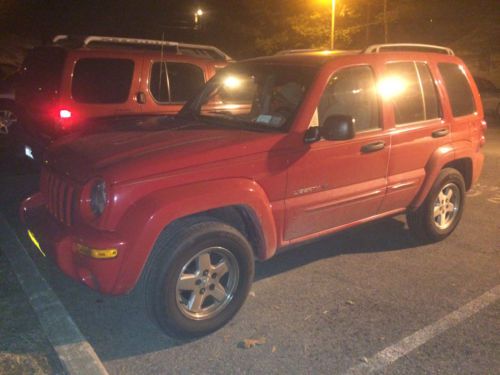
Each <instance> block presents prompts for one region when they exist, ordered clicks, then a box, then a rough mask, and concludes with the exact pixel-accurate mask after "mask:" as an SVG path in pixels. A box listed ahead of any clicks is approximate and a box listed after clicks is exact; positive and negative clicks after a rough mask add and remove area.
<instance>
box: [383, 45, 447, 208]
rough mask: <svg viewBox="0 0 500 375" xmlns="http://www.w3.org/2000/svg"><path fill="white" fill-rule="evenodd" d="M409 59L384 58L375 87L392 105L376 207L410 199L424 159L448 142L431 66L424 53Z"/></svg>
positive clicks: (398, 205)
mask: <svg viewBox="0 0 500 375" xmlns="http://www.w3.org/2000/svg"><path fill="white" fill-rule="evenodd" d="M420 56H421V58H419V59H415V60H408V59H407V60H404V59H397V58H396V59H394V60H392V61H391V60H388V61H386V63H385V66H384V75H383V77H382V80H381V84H380V87H381V91H382V95H383V97H384V99H385V100H386V101H387V102H388V103H389V104H390V106H391V107H392V116H391V118H389V119H388V121H389V122H391V123H392V126H393V130H392V132H391V145H392V150H391V158H390V161H389V167H388V181H387V195H386V197H385V199H384V203H383V205H382V207H381V211H382V212H385V211H391V210H397V209H404V208H406V207H408V205H410V203H411V202H412V200H413V199H414V197H415V195H416V194H417V192H418V191H419V190H420V186H421V185H422V183H423V182H424V179H425V177H426V173H427V170H426V168H428V167H429V165H428V163H429V160H430V159H431V156H432V155H433V153H434V151H436V150H437V149H438V148H439V147H440V146H443V145H445V144H448V143H450V122H449V121H447V120H446V118H445V116H444V115H443V110H442V105H441V97H440V94H439V91H438V89H437V86H436V84H435V82H436V77H435V76H434V75H433V72H434V71H435V70H434V68H435V66H434V65H433V62H432V61H429V60H428V59H427V58H426V56H425V55H423V54H421V55H420Z"/></svg>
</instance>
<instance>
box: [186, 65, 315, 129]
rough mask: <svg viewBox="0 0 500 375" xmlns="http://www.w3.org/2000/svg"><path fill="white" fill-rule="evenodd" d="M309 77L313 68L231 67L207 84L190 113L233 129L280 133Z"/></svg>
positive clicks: (292, 114)
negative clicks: (251, 128) (240, 128)
mask: <svg viewBox="0 0 500 375" xmlns="http://www.w3.org/2000/svg"><path fill="white" fill-rule="evenodd" d="M312 75H313V71H312V69H310V68H306V67H298V66H275V65H273V66H271V65H257V64H255V65H247V64H241V65H237V66H231V67H230V68H227V69H225V70H223V71H221V72H220V73H218V74H217V75H216V76H215V77H214V78H213V79H212V80H211V81H210V82H209V83H208V84H207V86H206V87H205V89H204V90H203V91H202V93H201V94H200V95H199V97H198V98H197V100H194V101H193V102H192V104H191V108H190V112H192V113H194V114H196V115H197V117H200V118H201V119H207V120H213V119H221V120H222V119H223V120H225V121H224V124H227V123H229V125H233V126H238V125H244V126H246V127H255V128H259V127H260V128H262V127H265V128H269V129H279V130H281V129H284V128H286V126H287V125H288V124H289V123H290V121H291V120H292V118H293V116H294V115H295V112H296V111H297V109H298V107H299V105H300V103H301V102H302V99H303V97H304V94H305V92H306V90H307V88H308V86H309V84H310V81H311V79H312Z"/></svg>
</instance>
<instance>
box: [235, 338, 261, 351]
mask: <svg viewBox="0 0 500 375" xmlns="http://www.w3.org/2000/svg"><path fill="white" fill-rule="evenodd" d="M265 343H266V338H265V337H259V338H257V339H244V340H243V341H240V342H239V343H238V347H239V348H242V349H250V348H253V347H254V346H257V345H264V344H265Z"/></svg>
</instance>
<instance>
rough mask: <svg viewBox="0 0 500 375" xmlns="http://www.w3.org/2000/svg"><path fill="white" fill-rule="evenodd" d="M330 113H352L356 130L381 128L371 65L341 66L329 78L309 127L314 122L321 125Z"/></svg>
mask: <svg viewBox="0 0 500 375" xmlns="http://www.w3.org/2000/svg"><path fill="white" fill-rule="evenodd" d="M332 115H347V116H351V117H352V118H353V119H354V127H355V130H356V132H362V131H367V130H373V129H379V128H380V116H379V101H378V97H377V90H376V84H375V78H374V76H373V72H372V69H371V68H370V67H368V66H357V67H353V68H346V69H342V70H340V71H338V72H336V73H335V74H334V75H333V76H332V77H331V78H330V80H329V81H328V84H327V86H326V88H325V91H324V92H323V95H322V96H321V99H320V102H319V105H318V108H317V111H316V113H315V114H314V116H313V121H312V122H311V126H314V125H313V124H312V123H313V122H316V123H317V124H318V125H319V126H322V125H323V123H324V122H325V120H326V119H327V118H328V117H330V116H332Z"/></svg>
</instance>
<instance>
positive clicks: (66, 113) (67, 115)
mask: <svg viewBox="0 0 500 375" xmlns="http://www.w3.org/2000/svg"><path fill="white" fill-rule="evenodd" d="M59 117H60V118H61V119H68V118H71V111H68V110H67V109H61V110H60V111H59Z"/></svg>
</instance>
